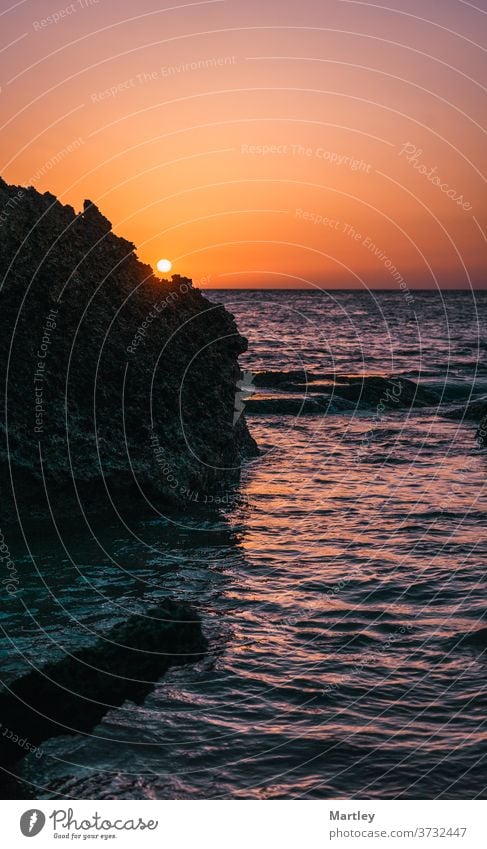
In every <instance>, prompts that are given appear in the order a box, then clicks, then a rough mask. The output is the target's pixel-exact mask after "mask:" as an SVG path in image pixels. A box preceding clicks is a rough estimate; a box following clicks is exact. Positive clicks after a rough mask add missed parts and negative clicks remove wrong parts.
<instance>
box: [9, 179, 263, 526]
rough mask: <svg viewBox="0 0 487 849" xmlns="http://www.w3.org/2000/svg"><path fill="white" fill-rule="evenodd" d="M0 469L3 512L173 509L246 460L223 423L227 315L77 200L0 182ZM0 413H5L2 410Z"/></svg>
mask: <svg viewBox="0 0 487 849" xmlns="http://www.w3.org/2000/svg"><path fill="white" fill-rule="evenodd" d="M0 279H1V292H0V299H1V300H0V303H1V311H0V330H1V332H0V368H1V375H0V377H1V380H0V384H1V386H2V389H1V390H0V392H1V396H2V397H1V399H0V401H1V406H2V418H1V420H0V470H1V474H2V477H3V479H4V481H9V480H10V474H11V475H12V479H11V480H12V486H11V490H12V491H10V492H9V493H7V494H6V496H4V509H5V510H6V511H7V513H8V514H9V515H12V516H13V515H15V502H14V498H15V500H16V502H17V506H20V510H21V511H24V515H25V514H26V513H27V511H29V512H30V514H32V512H35V511H36V510H37V511H39V512H40V513H42V512H43V511H44V512H46V511H48V509H49V506H50V505H53V506H54V507H55V508H56V509H58V510H61V509H68V506H69V509H72V505H73V504H76V503H77V502H78V501H79V503H80V504H81V509H82V510H83V511H89V510H94V509H100V506H99V500H101V502H103V501H107V503H108V502H109V501H110V500H112V501H113V500H117V501H118V500H121V499H123V498H127V497H129V498H130V503H131V504H134V505H135V503H136V502H137V501H140V503H141V504H144V503H145V499H146V498H149V499H153V498H159V499H162V500H163V501H171V502H179V503H180V502H184V501H185V494H186V492H188V491H190V490H191V491H193V492H194V491H196V490H198V491H200V492H202V493H207V492H209V491H212V490H213V491H214V490H215V489H221V488H222V487H223V486H225V485H226V483H227V482H228V481H234V480H235V479H236V478H237V477H238V473H239V468H240V465H241V463H242V460H243V459H244V458H245V457H248V456H250V455H252V454H255V453H256V446H255V443H254V441H253V439H252V438H251V437H250V435H249V432H248V430H247V426H246V423H245V418H244V416H242V417H240V418H239V420H238V421H237V422H236V423H235V426H234V425H233V412H234V400H235V391H236V383H237V381H238V379H239V377H240V369H239V366H238V362H237V358H238V355H239V354H240V353H242V352H243V351H245V349H246V347H247V343H246V340H245V339H244V338H243V337H242V336H241V335H240V334H239V332H238V330H237V327H236V325H235V322H234V320H233V317H232V316H231V315H230V314H229V313H227V312H226V311H225V309H224V308H223V306H221V305H215V304H213V303H210V302H209V301H208V300H206V299H205V298H204V297H203V295H202V294H201V292H199V291H198V290H197V289H194V288H193V287H192V285H191V281H190V280H188V279H187V278H184V277H179V276H177V275H175V276H173V278H172V280H171V281H169V280H162V279H160V278H158V277H155V276H154V274H153V272H152V269H151V267H150V266H148V265H144V264H143V263H141V262H140V261H139V260H138V259H137V256H136V254H135V250H134V245H133V244H132V243H131V242H129V241H127V240H126V239H123V238H121V237H119V236H116V235H115V234H114V233H113V232H112V229H111V224H110V222H109V221H108V219H107V218H105V217H104V216H103V215H102V213H100V212H99V210H98V209H97V207H96V206H95V205H94V204H93V203H92V202H91V201H85V204H84V209H83V212H82V213H80V214H76V213H75V211H74V209H73V208H72V207H70V206H66V205H63V204H61V203H60V202H59V201H58V200H57V199H56V198H55V197H54V196H53V195H52V194H50V193H45V194H40V193H39V192H37V191H36V190H35V189H34V188H32V187H31V188H22V187H18V186H9V185H7V184H6V183H5V182H4V181H3V180H0ZM5 387H6V389H5ZM5 410H6V415H5V414H4V411H5Z"/></svg>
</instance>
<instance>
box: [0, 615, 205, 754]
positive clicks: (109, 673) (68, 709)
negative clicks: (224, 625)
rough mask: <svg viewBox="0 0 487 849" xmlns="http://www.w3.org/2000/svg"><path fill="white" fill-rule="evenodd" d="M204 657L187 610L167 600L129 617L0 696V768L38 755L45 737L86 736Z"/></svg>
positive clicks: (201, 639)
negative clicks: (174, 669)
mask: <svg viewBox="0 0 487 849" xmlns="http://www.w3.org/2000/svg"><path fill="white" fill-rule="evenodd" d="M206 650H207V641H206V639H205V637H204V636H203V634H202V631H201V624H200V621H199V619H198V617H197V616H196V615H195V614H194V612H193V611H192V610H191V608H190V607H188V606H187V605H185V604H179V603H177V602H173V601H166V602H164V604H163V605H161V606H160V607H157V608H152V609H149V610H147V612H146V613H145V614H144V615H143V616H142V615H140V616H139V615H136V616H132V617H130V618H129V619H128V620H127V622H124V623H121V624H119V625H116V626H115V627H114V628H112V629H111V630H110V631H109V632H108V633H107V634H104V635H103V636H102V637H100V638H99V640H98V642H97V643H96V644H95V645H94V646H93V647H92V648H84V649H81V650H79V651H77V652H75V653H74V654H72V655H66V657H64V658H63V659H62V660H60V661H57V662H56V663H49V664H47V665H45V666H42V667H41V668H40V669H35V670H34V671H32V672H29V673H28V674H27V675H24V676H23V677H22V678H19V679H18V680H17V681H14V682H13V684H11V685H10V687H9V689H8V690H7V691H5V692H3V693H1V694H0V720H1V723H2V732H1V733H0V764H1V765H3V766H5V765H8V764H11V763H14V762H16V761H18V760H20V759H21V758H23V757H24V756H25V755H26V754H28V752H35V753H37V752H38V751H39V748H38V747H39V744H40V743H42V742H43V741H45V740H48V739H49V738H50V737H57V736H60V735H64V734H78V733H85V734H86V733H89V732H90V731H91V730H92V729H93V728H94V727H95V725H96V724H97V723H98V722H99V721H100V720H101V719H102V717H103V716H104V715H105V714H106V713H107V712H108V711H109V710H111V709H112V708H115V707H119V706H120V705H121V704H123V702H124V701H126V700H127V699H130V700H131V701H133V702H137V703H141V702H142V701H143V700H144V699H145V697H146V696H147V694H148V693H149V692H150V691H151V690H152V689H153V687H154V684H155V683H156V682H157V681H158V680H159V679H160V678H161V677H162V675H163V674H164V672H166V670H167V669H168V668H169V667H170V666H174V665H182V664H186V663H194V662H196V661H197V660H199V659H200V658H201V657H202V656H203V655H204V654H205V652H206Z"/></svg>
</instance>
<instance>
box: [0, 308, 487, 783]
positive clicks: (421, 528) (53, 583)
mask: <svg viewBox="0 0 487 849" xmlns="http://www.w3.org/2000/svg"><path fill="white" fill-rule="evenodd" d="M210 297H211V298H212V299H213V300H221V301H224V303H225V305H227V306H228V308H229V309H230V310H231V311H232V312H233V313H234V314H235V315H236V317H237V321H238V325H239V328H240V330H241V332H242V333H244V334H245V335H247V336H248V337H249V340H250V350H249V352H248V353H247V354H246V355H245V357H243V358H242V361H243V364H244V365H245V366H246V367H250V368H251V369H252V370H253V371H254V372H255V371H259V370H263V369H271V370H276V371H277V370H279V371H282V370H295V369H301V368H305V369H306V370H310V371H311V372H315V373H319V372H334V371H336V372H341V373H343V372H348V373H350V372H353V373H362V372H365V373H386V374H395V375H397V374H402V375H404V376H407V377H412V378H415V379H416V378H417V376H418V375H419V379H420V380H425V381H430V382H434V383H435V385H436V386H437V387H438V386H443V385H445V384H446V385H447V386H448V387H450V389H451V388H452V387H453V389H452V390H451V391H452V392H453V394H455V393H456V395H457V396H459V397H462V396H464V397H469V396H470V395H472V396H473V397H477V396H479V395H482V394H483V393H484V392H485V391H486V390H485V387H484V383H483V380H482V376H483V378H484V380H485V381H487V372H486V364H485V350H486V347H487V337H486V330H485V327H486V322H485V317H486V316H485V313H486V304H487V300H486V297H485V295H480V296H479V295H478V293H477V295H476V297H475V299H473V297H472V295H471V294H470V295H469V294H468V293H464V294H461V293H449V294H446V295H445V294H444V296H443V298H440V297H438V296H435V295H433V294H422V293H419V294H415V300H414V303H413V304H412V305H410V304H407V303H406V302H405V299H404V296H403V295H401V294H400V293H381V294H378V293H375V295H374V296H373V297H372V296H368V295H366V294H360V295H358V294H352V293H333V294H332V295H326V294H323V293H312V294H307V293H294V292H279V293H275V292H274V293H272V292H271V293H269V292H263V293H258V292H253V293H250V292H241V293H238V292H237V293H235V292H231V293H221V292H218V293H216V292H213V293H211V294H210ZM479 328H480V329H479ZM249 424H250V428H251V431H252V433H253V435H254V436H255V438H256V439H257V442H258V444H259V446H260V448H261V449H262V454H261V456H260V457H259V458H257V459H256V460H255V461H252V462H251V463H250V464H249V465H248V466H247V467H246V468H245V469H244V471H243V474H242V481H241V485H240V488H239V490H238V491H235V492H234V493H231V494H230V496H229V500H230V503H229V505H228V506H226V507H225V508H224V509H223V510H222V511H221V513H220V514H219V515H217V514H216V513H215V512H214V511H210V510H208V509H207V508H206V506H205V505H204V503H202V501H203V496H201V497H200V499H199V502H196V503H195V504H194V510H193V512H192V513H191V515H188V513H186V514H185V515H171V516H170V517H160V518H148V519H146V520H144V519H140V518H137V519H134V520H133V521H132V523H131V524H130V531H129V530H127V528H126V527H124V526H123V525H121V524H120V523H118V522H116V521H115V520H113V522H112V523H108V524H107V523H104V524H100V525H99V526H98V525H96V526H92V527H90V528H87V527H86V526H85V527H81V526H80V525H76V526H73V527H69V526H63V527H62V528H60V533H61V535H62V537H63V540H64V545H65V546H66V549H67V551H66V549H65V548H64V547H63V546H62V544H61V542H60V541H59V539H57V538H56V536H55V535H54V533H53V532H52V531H50V530H49V529H48V528H46V527H42V526H39V525H35V526H32V528H29V530H28V531H27V536H28V542H29V545H30V548H31V551H32V553H33V556H34V559H35V568H34V567H33V565H32V561H31V559H30V558H29V557H28V556H27V555H26V554H25V553H24V554H23V555H22V550H23V549H22V546H21V545H20V542H19V544H18V551H16V552H15V554H16V556H17V562H18V563H19V571H20V573H21V588H22V592H21V597H22V602H23V604H25V607H26V609H27V614H26V609H25V608H21V607H20V606H19V604H18V601H14V600H10V601H9V602H8V607H7V609H6V610H5V611H4V614H3V625H4V628H5V629H6V632H7V634H8V636H9V639H10V640H11V641H12V642H11V643H10V644H9V641H8V640H5V641H4V646H5V648H8V654H9V657H8V659H7V660H5V661H4V663H3V669H4V674H5V675H6V676H7V677H8V678H12V677H15V675H16V674H19V672H20V670H21V669H23V668H25V666H24V664H25V663H26V662H27V663H29V662H30V663H33V664H36V665H38V664H39V661H40V660H43V659H47V658H48V657H49V658H50V659H52V658H53V657H54V656H58V655H59V656H61V655H62V653H63V652H64V651H66V650H70V649H75V648H77V647H79V645H80V644H85V643H88V642H90V641H91V640H92V639H93V633H97V632H99V631H100V630H103V629H104V628H106V627H109V626H110V625H112V624H113V623H114V622H115V621H118V620H120V619H121V618H124V616H125V615H126V614H127V611H130V612H133V611H142V610H144V609H145V607H146V606H147V604H148V603H149V602H150V603H152V602H154V601H155V600H157V599H160V598H162V597H164V596H166V595H169V596H174V597H178V598H184V599H187V600H189V601H191V602H192V603H193V604H194V606H195V608H196V609H197V610H198V611H199V613H200V615H201V617H202V620H203V624H204V630H205V633H206V634H207V636H208V637H209V640H210V654H209V656H208V657H207V658H206V659H205V660H204V662H202V663H200V664H198V665H195V666H188V667H182V668H177V669H173V670H171V671H170V672H169V673H168V674H167V675H166V677H165V678H164V679H163V680H162V681H161V682H160V683H159V685H158V686H157V687H156V689H155V691H154V692H153V693H152V694H151V695H150V696H149V697H148V698H147V699H146V701H145V702H144V704H143V705H142V706H135V705H133V704H129V703H127V704H126V705H124V707H123V708H121V709H119V710H115V711H112V712H111V713H110V714H108V715H107V716H106V718H105V719H104V721H103V722H102V723H101V724H100V725H99V726H98V727H97V728H96V730H95V731H94V732H93V734H92V735H90V736H89V737H76V738H73V737H67V736H66V737H63V738H58V739H56V740H51V741H49V742H48V743H46V744H44V745H43V746H42V752H43V755H42V757H41V758H39V759H38V758H35V757H34V756H33V755H30V756H28V757H27V758H26V759H25V761H24V763H23V765H22V767H21V775H22V777H23V778H24V779H25V780H27V781H29V782H31V783H32V784H33V785H35V786H36V787H37V788H41V787H47V786H48V785H49V787H50V788H51V789H50V790H40V789H38V790H37V793H38V795H40V796H42V795H44V796H48V795H50V793H52V790H53V788H56V789H57V791H58V792H59V793H61V794H62V795H63V796H73V797H74V798H83V797H86V798H97V797H98V798H103V797H116V798H123V797H127V798H133V797H135V798H212V799H213V798H221V797H223V798H307V799H312V798H330V797H337V796H338V797H341V798H353V797H360V798H394V797H400V798H434V797H437V796H441V797H444V798H464V797H466V798H473V797H480V796H482V797H484V796H485V787H486V785H487V771H486V767H485V757H486V755H487V745H486V735H485V728H484V725H485V717H486V709H487V698H486V692H485V658H486V655H485V651H484V649H485V646H486V645H487V641H486V639H485V636H483V637H482V635H480V636H478V637H477V639H471V638H469V639H466V640H464V641H463V642H461V639H462V638H463V637H464V636H467V637H468V635H469V634H471V632H474V631H475V630H476V629H478V628H480V627H482V626H483V625H485V622H484V621H483V620H484V618H485V564H486V562H487V556H486V555H487V539H486V534H485V502H484V499H483V487H484V483H485V471H486V463H487V455H486V454H485V453H483V452H481V451H479V450H478V448H477V446H476V443H475V439H474V435H475V426H474V425H473V424H472V423H461V422H460V423H459V422H458V421H452V420H448V419H444V418H442V417H441V415H439V414H438V410H437V409H436V408H434V407H433V408H427V409H422V410H413V411H407V412H405V411H399V410H394V411H391V410H386V411H385V412H383V413H381V414H378V412H377V410H374V409H372V410H370V411H368V412H364V411H361V412H360V413H353V412H352V413H346V414H343V413H342V414H336V415H331V414H329V415H327V416H323V417H320V416H312V417H306V416H300V417H297V418H296V417H293V416H267V417H266V416H261V415H253V416H252V417H251V418H249ZM67 552H68V553H67ZM76 620H79V621H76ZM13 647H14V650H13V651H12V648H13ZM22 657H23V658H24V660H22Z"/></svg>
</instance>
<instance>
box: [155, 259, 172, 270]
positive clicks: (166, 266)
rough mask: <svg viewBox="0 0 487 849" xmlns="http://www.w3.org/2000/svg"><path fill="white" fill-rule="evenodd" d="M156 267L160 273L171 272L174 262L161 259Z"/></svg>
mask: <svg viewBox="0 0 487 849" xmlns="http://www.w3.org/2000/svg"><path fill="white" fill-rule="evenodd" d="M156 267H157V270H158V271H170V270H171V268H172V262H171V260H170V259H159V260H158V261H157V266H156Z"/></svg>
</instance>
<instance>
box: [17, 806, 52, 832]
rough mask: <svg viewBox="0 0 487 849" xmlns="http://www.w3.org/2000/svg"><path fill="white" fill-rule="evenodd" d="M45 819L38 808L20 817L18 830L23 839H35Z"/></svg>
mask: <svg viewBox="0 0 487 849" xmlns="http://www.w3.org/2000/svg"><path fill="white" fill-rule="evenodd" d="M45 824H46V818H45V816H44V814H43V813H42V811H39V809H38V808H31V810H30V811H26V812H25V813H24V814H22V816H21V817H20V830H21V832H22V834H23V835H24V837H35V836H36V834H39V832H40V831H42V829H43V828H44V826H45Z"/></svg>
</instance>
